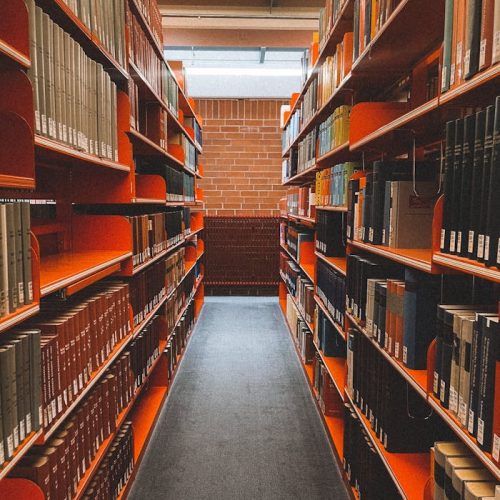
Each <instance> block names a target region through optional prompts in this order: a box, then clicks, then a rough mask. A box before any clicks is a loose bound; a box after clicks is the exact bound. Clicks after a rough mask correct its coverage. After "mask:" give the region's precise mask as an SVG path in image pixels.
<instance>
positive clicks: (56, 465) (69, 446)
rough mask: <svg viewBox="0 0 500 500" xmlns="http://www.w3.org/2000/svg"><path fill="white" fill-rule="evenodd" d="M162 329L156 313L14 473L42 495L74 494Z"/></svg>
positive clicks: (149, 360) (150, 357)
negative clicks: (36, 488) (53, 431)
mask: <svg viewBox="0 0 500 500" xmlns="http://www.w3.org/2000/svg"><path fill="white" fill-rule="evenodd" d="M161 328H162V324H161V321H160V318H159V317H158V316H156V317H155V318H153V319H152V321H151V322H150V323H149V324H148V325H147V326H146V328H145V329H144V330H143V331H142V332H141V334H140V335H139V336H138V337H137V338H136V339H134V341H133V342H132V343H131V344H130V345H129V347H128V349H127V351H125V352H124V353H122V354H121V355H120V357H119V358H118V359H117V360H116V361H115V362H114V363H113V365H112V366H111V367H110V368H109V370H108V371H107V372H106V374H104V375H103V377H101V379H100V380H99V382H98V383H97V384H96V385H95V386H94V387H93V388H92V390H91V391H90V393H89V394H88V395H87V396H86V397H85V399H84V400H83V401H82V402H81V403H80V404H79V406H78V407H77V409H76V411H75V412H74V413H73V415H72V416H71V418H70V419H69V420H68V421H66V422H64V423H63V424H62V426H61V427H59V428H58V429H57V430H56V432H55V434H53V436H52V437H51V438H50V439H49V441H48V442H47V443H46V444H44V445H37V446H33V447H32V448H30V450H29V451H28V453H27V455H25V457H23V458H22V460H21V461H20V463H19V464H18V466H16V468H15V469H14V472H13V474H12V475H13V476H14V477H24V478H27V479H31V480H32V481H34V482H35V483H37V484H38V485H39V486H40V487H41V489H42V491H43V492H44V493H45V496H46V498H56V499H57V498H74V496H75V493H76V492H77V491H78V488H79V483H80V481H81V480H82V478H83V477H84V475H85V473H86V472H87V470H88V469H89V467H90V466H91V464H92V461H93V460H94V458H95V457H96V455H97V453H98V452H99V449H100V447H101V445H102V444H103V443H104V441H105V440H106V439H107V438H108V437H109V436H110V435H111V434H112V433H114V432H115V431H116V430H117V429H116V424H117V419H118V416H119V414H120V413H121V412H122V411H123V410H124V409H125V408H126V407H127V406H128V405H129V404H130V402H131V401H132V398H133V396H134V394H135V393H136V391H137V389H138V388H139V387H140V386H141V385H142V384H143V383H144V381H145V374H146V373H147V371H148V370H149V368H150V367H151V366H152V363H153V361H154V359H156V358H157V357H158V356H159V355H160V352H159V348H158V346H159V339H160V332H161ZM122 430H123V427H122V428H121V429H120V430H119V431H118V433H117V436H119V435H120V433H121V431H122ZM110 449H112V447H111V448H110ZM103 463H105V461H104V462H103ZM47 465H48V467H47ZM97 477H98V476H96V478H97ZM107 498H110V497H107Z"/></svg>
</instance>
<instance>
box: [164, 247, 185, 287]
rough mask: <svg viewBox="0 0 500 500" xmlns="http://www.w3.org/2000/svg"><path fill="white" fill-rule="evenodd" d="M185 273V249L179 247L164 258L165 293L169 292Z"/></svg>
mask: <svg viewBox="0 0 500 500" xmlns="http://www.w3.org/2000/svg"><path fill="white" fill-rule="evenodd" d="M185 274H186V249H185V248H180V249H179V250H177V251H176V252H175V253H173V254H172V255H169V256H168V257H167V258H166V259H165V280H166V282H167V294H169V293H171V292H172V291H173V290H174V289H175V288H177V285H178V284H179V283H180V281H181V280H182V278H183V277H184V275H185Z"/></svg>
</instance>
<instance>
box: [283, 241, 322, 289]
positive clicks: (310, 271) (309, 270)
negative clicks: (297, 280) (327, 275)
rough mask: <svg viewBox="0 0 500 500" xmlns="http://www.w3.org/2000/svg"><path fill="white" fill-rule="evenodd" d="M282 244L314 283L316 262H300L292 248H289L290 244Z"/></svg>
mask: <svg viewBox="0 0 500 500" xmlns="http://www.w3.org/2000/svg"><path fill="white" fill-rule="evenodd" d="M280 246H281V248H282V249H283V250H285V252H286V253H287V254H288V256H289V257H290V258H291V259H292V260H293V261H294V262H295V264H297V265H298V266H299V267H300V268H301V269H302V271H303V272H304V274H305V275H306V276H307V277H308V278H309V279H310V280H311V281H312V282H313V283H314V271H315V267H316V264H315V263H314V262H312V263H303V262H302V263H300V262H298V261H297V259H296V258H295V257H294V256H293V255H292V254H291V253H290V250H288V246H287V245H286V244H284V243H280Z"/></svg>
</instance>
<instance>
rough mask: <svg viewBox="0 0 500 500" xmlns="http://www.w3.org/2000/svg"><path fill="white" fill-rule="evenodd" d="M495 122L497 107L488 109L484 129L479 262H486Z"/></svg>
mask: <svg viewBox="0 0 500 500" xmlns="http://www.w3.org/2000/svg"><path fill="white" fill-rule="evenodd" d="M494 120H495V106H488V107H487V108H486V123H485V127H484V130H485V131H484V158H483V176H482V183H481V209H480V212H479V229H478V235H477V256H476V258H477V260H479V261H480V262H484V240H485V234H486V228H487V219H488V201H489V193H490V171H491V159H492V157H493V125H494Z"/></svg>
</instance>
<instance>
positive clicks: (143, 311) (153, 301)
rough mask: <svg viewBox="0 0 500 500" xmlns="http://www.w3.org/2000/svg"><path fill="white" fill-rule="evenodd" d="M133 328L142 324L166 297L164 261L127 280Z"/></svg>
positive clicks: (155, 263)
mask: <svg viewBox="0 0 500 500" xmlns="http://www.w3.org/2000/svg"><path fill="white" fill-rule="evenodd" d="M129 287H130V305H131V306H132V311H133V314H134V316H133V319H134V326H137V325H139V324H140V323H142V322H143V321H144V320H145V319H146V318H147V317H148V315H149V314H150V313H151V312H152V311H153V309H154V308H155V307H156V306H157V305H158V304H159V303H160V301H161V299H162V298H163V297H164V296H165V295H166V293H167V292H166V279H165V261H164V260H159V261H157V262H154V263H153V264H151V265H150V266H149V267H148V268H147V269H145V270H144V271H141V272H140V273H138V274H136V275H135V276H133V277H132V278H130V280H129Z"/></svg>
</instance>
